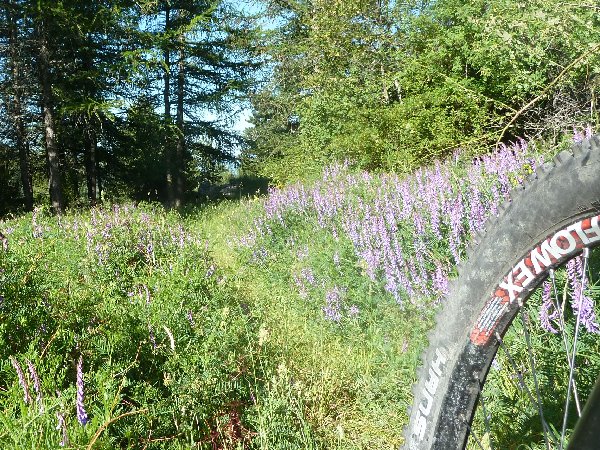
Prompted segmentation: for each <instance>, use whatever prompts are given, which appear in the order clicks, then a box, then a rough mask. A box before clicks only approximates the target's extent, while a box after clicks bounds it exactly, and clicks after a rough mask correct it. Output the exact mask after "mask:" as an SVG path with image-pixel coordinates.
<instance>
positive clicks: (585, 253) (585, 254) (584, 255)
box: [583, 247, 590, 258]
mask: <svg viewBox="0 0 600 450" xmlns="http://www.w3.org/2000/svg"><path fill="white" fill-rule="evenodd" d="M589 256H590V249H589V248H588V247H585V248H584V249H583V257H584V258H588V257H589Z"/></svg>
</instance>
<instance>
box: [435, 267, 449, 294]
mask: <svg viewBox="0 0 600 450" xmlns="http://www.w3.org/2000/svg"><path fill="white" fill-rule="evenodd" d="M433 288H434V289H435V290H436V291H437V292H438V293H440V294H441V295H448V276H447V275H446V273H445V272H444V269H442V267H441V266H439V265H438V266H437V267H436V268H435V273H434V274H433Z"/></svg>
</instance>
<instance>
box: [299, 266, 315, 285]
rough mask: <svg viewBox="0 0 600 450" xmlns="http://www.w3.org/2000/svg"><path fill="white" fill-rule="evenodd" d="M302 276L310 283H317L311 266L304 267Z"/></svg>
mask: <svg viewBox="0 0 600 450" xmlns="http://www.w3.org/2000/svg"><path fill="white" fill-rule="evenodd" d="M302 277H303V278H304V279H305V280H306V281H307V282H308V284H310V285H314V284H315V275H314V274H313V271H312V269H311V268H310V267H307V268H305V269H302Z"/></svg>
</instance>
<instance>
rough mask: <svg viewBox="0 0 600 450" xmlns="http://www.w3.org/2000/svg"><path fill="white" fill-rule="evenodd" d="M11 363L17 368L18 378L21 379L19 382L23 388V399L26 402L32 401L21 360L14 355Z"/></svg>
mask: <svg viewBox="0 0 600 450" xmlns="http://www.w3.org/2000/svg"><path fill="white" fill-rule="evenodd" d="M9 359H10V363H11V364H12V366H13V367H14V368H15V372H17V378H18V379H19V384H20V385H21V388H22V389H23V400H24V401H25V403H27V404H29V403H31V395H30V394H29V386H28V385H27V379H26V378H25V374H24V373H23V369H22V368H21V365H20V364H19V361H17V360H16V359H15V357H14V356H11V357H9Z"/></svg>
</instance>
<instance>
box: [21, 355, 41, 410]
mask: <svg viewBox="0 0 600 450" xmlns="http://www.w3.org/2000/svg"><path fill="white" fill-rule="evenodd" d="M25 362H26V363H27V369H28V370H29V375H30V376H31V379H32V380H33V389H34V391H35V396H36V397H35V399H36V401H37V403H38V406H39V408H40V413H41V412H44V405H42V386H41V383H40V378H39V377H38V374H37V372H36V370H35V366H34V365H33V363H32V362H31V361H29V360H28V359H26V360H25Z"/></svg>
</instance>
